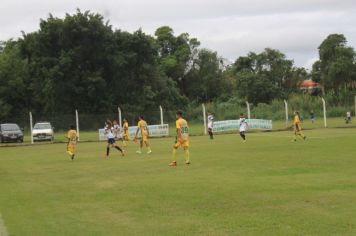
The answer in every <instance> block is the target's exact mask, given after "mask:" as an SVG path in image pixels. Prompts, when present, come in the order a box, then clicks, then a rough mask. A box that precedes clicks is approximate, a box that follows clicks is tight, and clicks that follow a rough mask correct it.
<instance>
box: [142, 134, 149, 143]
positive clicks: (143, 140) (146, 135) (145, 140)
mask: <svg viewBox="0 0 356 236" xmlns="http://www.w3.org/2000/svg"><path fill="white" fill-rule="evenodd" d="M147 140H148V134H147V133H142V142H147Z"/></svg>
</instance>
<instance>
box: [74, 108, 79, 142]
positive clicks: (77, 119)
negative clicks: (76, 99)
mask: <svg viewBox="0 0 356 236" xmlns="http://www.w3.org/2000/svg"><path fill="white" fill-rule="evenodd" d="M75 126H76V127H77V135H78V141H80V136H79V115H78V110H75Z"/></svg>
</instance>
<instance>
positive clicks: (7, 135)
mask: <svg viewBox="0 0 356 236" xmlns="http://www.w3.org/2000/svg"><path fill="white" fill-rule="evenodd" d="M11 141H12V142H18V141H20V142H23V130H22V129H20V127H19V126H18V125H17V124H10V123H8V124H0V142H1V143H3V142H11Z"/></svg>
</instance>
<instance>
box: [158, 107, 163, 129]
mask: <svg viewBox="0 0 356 236" xmlns="http://www.w3.org/2000/svg"><path fill="white" fill-rule="evenodd" d="M159 111H160V113H161V125H163V109H162V106H159Z"/></svg>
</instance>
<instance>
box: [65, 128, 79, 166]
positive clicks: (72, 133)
mask: <svg viewBox="0 0 356 236" xmlns="http://www.w3.org/2000/svg"><path fill="white" fill-rule="evenodd" d="M67 139H68V144H67V153H68V155H69V156H70V158H71V159H72V160H74V157H75V147H76V146H77V143H78V135H77V131H76V130H75V128H74V125H71V126H70V127H69V130H68V134H67Z"/></svg>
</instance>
